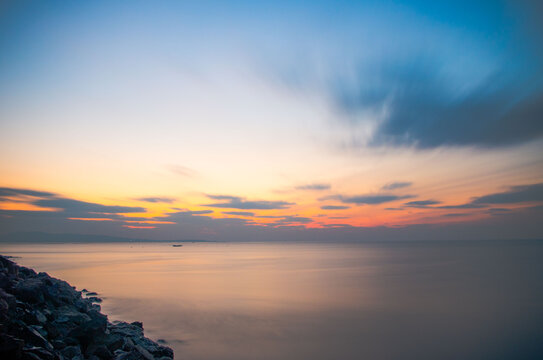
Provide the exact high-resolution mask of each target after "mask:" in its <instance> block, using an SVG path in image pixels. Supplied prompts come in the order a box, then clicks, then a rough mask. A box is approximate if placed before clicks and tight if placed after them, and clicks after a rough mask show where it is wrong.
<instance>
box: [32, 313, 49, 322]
mask: <svg viewBox="0 0 543 360" xmlns="http://www.w3.org/2000/svg"><path fill="white" fill-rule="evenodd" d="M34 317H35V318H36V321H37V322H38V323H40V324H44V323H45V322H46V321H47V317H46V316H45V315H44V314H43V313H42V312H41V311H39V310H36V311H34Z"/></svg>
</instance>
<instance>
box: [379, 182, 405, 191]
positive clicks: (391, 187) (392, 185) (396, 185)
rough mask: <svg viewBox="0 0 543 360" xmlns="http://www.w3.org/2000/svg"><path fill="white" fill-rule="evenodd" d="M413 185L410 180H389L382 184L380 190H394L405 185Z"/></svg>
mask: <svg viewBox="0 0 543 360" xmlns="http://www.w3.org/2000/svg"><path fill="white" fill-rule="evenodd" d="M411 185H413V183H412V182H410V181H403V182H402V181H396V182H391V183H388V184H386V185H384V186H383V187H382V188H381V190H396V189H402V188H406V187H409V186H411Z"/></svg>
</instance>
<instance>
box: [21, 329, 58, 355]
mask: <svg viewBox="0 0 543 360" xmlns="http://www.w3.org/2000/svg"><path fill="white" fill-rule="evenodd" d="M22 333H23V340H25V343H29V344H32V345H35V346H38V347H43V348H45V349H47V350H53V345H51V343H50V342H49V341H47V340H46V339H45V338H44V337H43V336H42V335H41V334H40V333H39V332H38V331H37V330H36V329H34V328H32V327H30V326H24V327H23V331H22Z"/></svg>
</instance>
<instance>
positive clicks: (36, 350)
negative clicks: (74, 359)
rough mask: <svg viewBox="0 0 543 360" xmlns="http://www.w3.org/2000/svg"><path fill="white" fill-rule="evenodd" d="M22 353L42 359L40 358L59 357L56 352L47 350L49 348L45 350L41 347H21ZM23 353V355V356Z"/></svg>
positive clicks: (47, 359)
mask: <svg viewBox="0 0 543 360" xmlns="http://www.w3.org/2000/svg"><path fill="white" fill-rule="evenodd" d="M23 354H24V355H30V354H32V355H34V356H37V357H38V358H39V359H42V360H59V359H60V357H59V356H58V354H56V353H54V352H52V351H49V350H45V349H43V348H40V347H31V348H25V349H23ZM24 355H23V357H24Z"/></svg>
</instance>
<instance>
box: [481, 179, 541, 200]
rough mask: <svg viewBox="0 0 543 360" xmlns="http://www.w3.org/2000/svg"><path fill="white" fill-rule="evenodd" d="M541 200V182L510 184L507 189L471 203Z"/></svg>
mask: <svg viewBox="0 0 543 360" xmlns="http://www.w3.org/2000/svg"><path fill="white" fill-rule="evenodd" d="M534 201H543V183H538V184H531V185H520V186H512V187H511V188H510V189H509V190H508V191H504V192H501V193H495V194H489V195H485V196H481V197H478V198H475V199H474V200H472V202H471V203H472V204H485V205H486V204H514V203H522V202H534Z"/></svg>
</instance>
